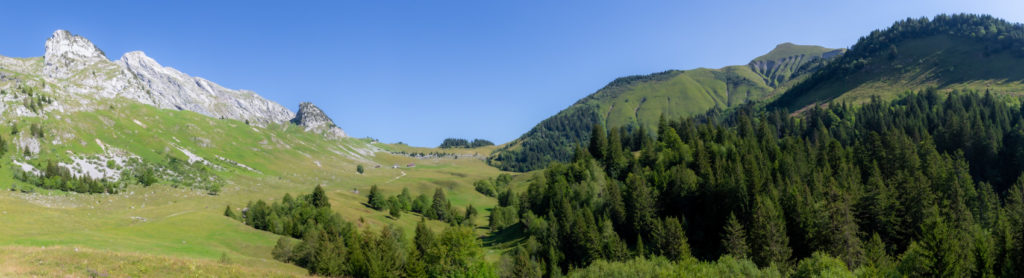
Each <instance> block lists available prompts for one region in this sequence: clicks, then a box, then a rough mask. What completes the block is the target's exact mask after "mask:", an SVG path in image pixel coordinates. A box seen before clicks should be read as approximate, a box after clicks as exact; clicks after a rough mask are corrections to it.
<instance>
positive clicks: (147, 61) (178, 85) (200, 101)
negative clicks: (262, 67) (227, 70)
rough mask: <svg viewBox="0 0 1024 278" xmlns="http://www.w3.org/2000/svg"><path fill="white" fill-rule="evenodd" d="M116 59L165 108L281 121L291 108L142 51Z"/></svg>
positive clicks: (215, 115)
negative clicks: (165, 63)
mask: <svg viewBox="0 0 1024 278" xmlns="http://www.w3.org/2000/svg"><path fill="white" fill-rule="evenodd" d="M116 63H118V64H119V65H121V66H122V67H124V68H125V69H127V70H129V71H131V72H132V73H133V74H134V75H135V77H137V78H138V80H139V81H140V82H142V84H143V85H144V86H145V87H146V89H147V90H148V91H149V92H151V93H152V94H150V95H149V97H150V99H149V101H150V103H151V104H153V105H154V106H157V107H160V108H166V109H178V110H189V111H194V112H197V113H200V114H204V115H207V116H211V117H223V118H229V119H237V120H248V121H252V122H256V123H260V124H265V123H281V122H286V121H288V120H289V119H291V118H292V116H293V115H292V112H291V111H289V110H288V109H287V108H285V107H284V106H281V105H280V104H277V103H276V102H273V101H269V100H267V99H264V98H262V97H260V96H259V95H257V94H255V93H253V92H250V91H245V90H231V89H228V88H224V87H222V86H220V85H218V84H217V83H213V82H210V81H209V80H206V79H203V78H200V77H192V76H189V75H187V74H184V73H182V72H180V71H178V70H176V69H174V68H171V67H165V66H162V65H160V63H157V61H156V60H153V58H150V57H149V56H146V53H144V52H142V51H132V52H128V53H125V54H124V56H122V57H121V59H120V60H118V61H117V62H116Z"/></svg>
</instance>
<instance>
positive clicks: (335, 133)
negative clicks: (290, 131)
mask: <svg viewBox="0 0 1024 278" xmlns="http://www.w3.org/2000/svg"><path fill="white" fill-rule="evenodd" d="M291 122H292V123H294V124H296V125H299V126H302V127H305V128H306V131H311V132H317V133H321V134H324V135H326V136H327V137H329V138H343V137H347V135H345V131H344V130H341V128H340V127H338V125H336V124H334V121H333V120H331V118H330V117H327V114H326V113H324V111H323V110H320V107H316V105H313V103H311V102H303V103H300V104H299V112H297V113H295V118H293V119H292V120H291Z"/></svg>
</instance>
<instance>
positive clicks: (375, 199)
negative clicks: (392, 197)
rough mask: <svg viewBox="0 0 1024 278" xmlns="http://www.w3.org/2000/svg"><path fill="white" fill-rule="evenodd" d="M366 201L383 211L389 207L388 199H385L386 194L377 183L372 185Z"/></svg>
mask: <svg viewBox="0 0 1024 278" xmlns="http://www.w3.org/2000/svg"><path fill="white" fill-rule="evenodd" d="M366 203H367V204H369V205H370V208H373V209H375V210H380V211H383V210H384V209H386V208H388V201H387V199H384V194H382V193H380V189H379V188H377V185H376V184H375V185H373V186H371V187H370V195H368V196H367V201H366Z"/></svg>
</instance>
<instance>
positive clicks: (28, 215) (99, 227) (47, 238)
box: [0, 101, 499, 276]
mask: <svg viewBox="0 0 1024 278" xmlns="http://www.w3.org/2000/svg"><path fill="white" fill-rule="evenodd" d="M103 105H104V106H109V107H110V108H111V109H102V110H95V111H89V112H75V113H68V114H57V113H55V114H51V115H48V117H47V118H45V119H41V118H31V117H30V118H20V119H18V123H19V125H27V124H29V123H38V124H40V125H41V126H43V128H44V130H45V131H46V134H47V135H46V137H45V138H44V139H43V140H39V141H40V145H41V146H40V152H39V153H38V154H35V155H33V157H32V158H30V159H25V158H24V157H22V156H21V154H22V152H21V149H20V148H19V147H17V146H15V145H16V144H13V143H12V144H9V148H10V149H9V152H8V154H7V155H6V156H5V157H3V159H0V189H2V191H0V222H2V223H4V225H2V226H0V248H8V250H14V251H16V252H17V253H16V254H23V255H25V256H37V255H34V254H37V253H38V252H37V251H39V250H31V249H24V248H29V247H31V248H42V247H46V248H47V249H50V248H53V247H61V248H64V247H69V248H70V247H78V248H82V249H88V250H95V251H96V252H98V253H87V254H86V255H76V256H84V257H85V258H86V259H88V258H90V257H92V256H93V255H89V254H96V255H95V256H97V258H96V259H89V260H97V261H102V260H106V259H99V258H100V257H103V258H109V257H115V258H134V259H133V260H137V261H139V263H140V264H142V265H144V266H145V267H146V268H149V269H162V270H160V271H159V272H160V273H165V272H164V270H168V271H170V270H169V269H164V268H159V264H162V263H163V262H164V261H162V260H164V258H167V259H173V260H180V261H189V262H197V264H198V265H199V266H198V267H199V268H200V269H219V270H210V271H213V272H204V273H228V272H222V270H223V271H232V270H231V269H233V268H232V267H228V268H221V267H219V266H209V265H216V261H217V260H219V259H220V257H221V256H222V255H224V254H227V255H228V256H229V257H230V258H232V260H233V263H234V264H235V265H239V266H240V267H236V268H237V269H243V268H246V267H253V268H255V269H269V270H268V271H271V272H270V273H281V274H282V275H293V274H299V275H301V274H303V273H304V271H303V270H301V269H298V268H296V267H294V266H292V265H289V264H284V263H279V262H276V261H274V260H273V259H272V258H271V257H270V250H271V249H272V247H273V245H274V243H275V242H276V240H277V238H278V236H276V235H273V234H271V233H267V232H263V231H258V230H255V229H252V228H250V227H247V226H245V225H243V224H241V223H238V222H237V221H235V220H232V219H229V218H227V217H224V216H223V211H224V207H225V206H226V205H230V206H231V207H233V208H235V209H236V210H239V209H241V208H242V207H244V206H245V205H246V203H247V202H249V201H251V200H266V201H271V200H274V199H275V198H280V196H282V195H284V194H285V193H291V194H292V195H293V196H295V195H299V194H304V193H308V192H309V191H310V190H311V189H312V188H313V187H314V186H315V185H318V184H321V185H323V186H324V188H325V190H327V193H328V195H329V198H330V199H331V201H332V208H333V209H334V210H335V211H337V212H339V213H340V214H341V215H342V217H343V218H344V219H345V220H347V221H350V222H353V223H355V224H356V226H357V227H359V228H360V229H372V230H379V229H380V228H381V227H383V226H385V225H396V226H398V227H401V228H403V229H404V230H405V231H406V233H405V235H406V236H409V237H411V236H412V235H413V233H412V231H413V230H414V227H415V225H416V223H417V222H418V221H419V217H418V216H417V215H415V214H405V215H403V216H401V217H400V218H398V219H394V218H392V217H391V216H389V215H388V214H387V212H386V211H384V212H380V211H376V210H373V209H370V208H368V207H367V206H366V205H365V202H366V196H367V194H368V193H369V188H370V187H371V186H372V185H375V184H376V185H379V187H380V188H381V190H382V192H383V193H384V194H385V195H394V194H398V193H400V192H401V190H402V189H403V188H409V189H410V191H411V193H412V194H413V195H414V196H416V195H419V194H427V195H428V196H430V194H433V192H434V190H435V189H436V188H439V187H440V188H444V189H445V191H446V194H447V195H448V196H449V198H450V200H451V202H452V204H453V205H455V206H456V207H460V208H463V207H465V206H467V205H470V204H472V205H473V206H474V207H477V208H478V210H479V211H480V212H481V213H482V216H481V217H477V222H476V225H477V226H479V227H485V226H486V224H487V222H486V221H487V218H486V215H487V213H488V209H489V208H491V207H493V206H494V204H495V203H496V201H495V200H494V199H493V198H490V197H486V196H483V195H481V194H479V193H478V192H476V191H475V190H474V188H473V185H472V183H473V182H474V181H476V180H479V179H484V178H488V177H492V176H495V175H497V174H498V173H499V171H498V170H497V169H494V168H492V167H490V166H488V165H487V164H486V163H485V162H484V161H483V160H482V159H480V158H472V157H469V156H468V155H472V154H474V153H481V154H484V153H488V152H490V149H487V148H484V149H459V150H439V149H427V148H411V147H407V146H398V145H385V144H379V143H373V142H370V141H369V140H364V139H355V138H346V139H343V140H337V141H336V140H326V139H324V138H322V137H320V136H318V135H315V134H309V133H306V132H303V131H302V130H301V128H297V127H294V126H290V125H271V126H268V127H266V128H261V127H254V126H248V125H246V124H245V123H244V122H239V121H234V120H219V119H213V118H209V117H206V116H202V115H200V114H197V113H192V112H187V111H172V110H163V109H157V108H154V107H151V106H147V105H142V104H134V103H126V102H120V101H110V102H109V103H104V104H103ZM136 122H137V123H136ZM0 133H2V134H4V136H5V137H7V138H9V139H10V138H11V137H10V136H9V135H8V134H10V128H9V125H6V124H5V125H0ZM19 136H25V135H24V134H23V135H19ZM97 140H98V141H97ZM100 143H102V144H103V147H101V145H100ZM104 148H106V149H107V150H110V149H111V148H117V149H120V150H124V151H126V152H129V153H131V154H134V155H137V156H139V157H141V159H142V160H143V161H145V162H146V163H152V164H154V165H163V166H166V165H167V163H168V161H169V160H170V159H171V158H172V157H173V158H174V159H180V160H187V159H188V155H186V154H185V153H184V152H183V151H181V150H179V149H178V148H181V149H185V150H187V151H188V152H190V153H193V154H194V155H197V156H200V157H202V158H204V159H205V160H206V161H208V162H209V165H208V166H204V167H206V168H208V171H210V172H211V173H213V174H214V175H215V176H216V177H218V178H219V179H222V180H223V183H224V187H223V189H222V190H221V192H220V193H219V195H210V194H208V191H207V190H205V189H203V188H202V186H196V187H188V186H183V185H181V184H174V183H172V182H170V181H168V180H162V181H161V182H159V183H157V184H156V185H154V186H151V187H142V186H141V185H137V184H131V185H128V187H127V188H126V189H125V190H124V191H123V192H122V193H121V194H116V195H106V194H92V195H90V194H76V193H68V192H61V191H51V190H41V189H37V190H36V193H21V192H14V191H9V190H8V189H9V188H11V187H12V186H14V187H16V188H19V189H23V188H30V187H31V186H30V185H28V184H23V183H21V182H19V181H16V180H14V179H12V178H11V176H12V174H11V169H12V165H13V163H12V160H18V161H23V162H28V163H30V164H35V165H36V166H37V167H39V166H40V165H41V164H44V163H45V161H48V160H54V161H63V162H69V161H70V156H72V154H73V155H74V156H91V155H99V154H102V153H104ZM492 148H493V147H492ZM389 151H394V152H398V151H405V152H412V151H416V152H424V153H429V152H447V153H455V152H459V153H462V154H463V155H467V156H463V157H460V158H459V159H454V158H451V157H448V158H414V157H410V156H406V155H394V154H391V153H390V152H389ZM218 156H219V157H223V158H225V159H228V160H230V161H233V162H237V163H240V164H244V165H246V166H248V167H251V168H252V169H254V170H255V171H253V170H249V169H247V168H244V167H240V166H237V165H235V164H234V163H231V162H227V161H222V160H220V159H218V158H217V157H218ZM409 163H415V164H416V167H412V168H408V167H406V165H407V164H409ZM197 164H198V163H197ZM359 164H362V165H364V166H365V168H366V171H365V173H364V174H359V173H357V172H356V165H359ZM393 164H398V165H401V168H400V169H392V168H391V165H393ZM194 165H196V164H194ZM376 165H381V166H382V167H380V168H375V166H376ZM175 187H177V188H175ZM357 192H358V193H357ZM430 225H431V226H432V227H433V228H435V229H436V230H441V229H442V227H443V226H445V225H446V224H444V223H441V222H438V221H430ZM477 232H478V234H480V235H484V234H485V233H486V230H485V229H483V228H479V229H477ZM14 251H12V252H14ZM491 252H492V253H494V252H496V251H491ZM494 254H496V253H494ZM38 256H50V255H38ZM60 256H63V255H60ZM150 257H152V258H157V259H148V258H150ZM67 258H68V259H69V260H73V259H77V257H74V256H68V257H67ZM15 265H16V266H18V267H19V268H17V269H14V270H11V269H3V270H0V276H3V274H2V273H8V274H12V275H16V274H32V273H44V274H45V273H50V274H55V273H56V274H69V273H78V274H74V275H83V276H84V274H82V272H81V269H78V270H75V271H72V272H54V269H55V266H54V265H45V264H44V265H26V264H15ZM186 265H187V264H186ZM204 265H207V266H209V267H208V268H206V267H207V266H204ZM37 271H42V272H37ZM111 271H112V272H111V274H114V273H116V274H114V276H124V275H133V274H132V273H140V272H135V271H134V270H124V271H123V272H117V271H115V270H111ZM168 273H173V272H168ZM185 273H188V272H185ZM241 273H242V274H240V275H238V276H253V275H247V274H245V273H252V272H241ZM44 274H40V275H44ZM215 275H217V276H220V275H219V274H215ZM44 276H46V275H44ZM133 276H134V275H133ZM226 276H233V274H232V275H226Z"/></svg>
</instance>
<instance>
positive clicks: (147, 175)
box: [135, 166, 160, 186]
mask: <svg viewBox="0 0 1024 278" xmlns="http://www.w3.org/2000/svg"><path fill="white" fill-rule="evenodd" d="M135 179H136V180H137V181H138V182H139V184H141V185H142V186H150V185H153V184H155V183H157V182H159V181H160V180H159V179H158V178H157V177H156V170H153V167H150V166H143V167H142V168H141V169H138V170H137V171H136V174H135Z"/></svg>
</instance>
